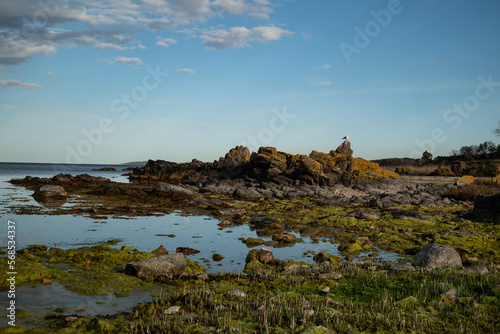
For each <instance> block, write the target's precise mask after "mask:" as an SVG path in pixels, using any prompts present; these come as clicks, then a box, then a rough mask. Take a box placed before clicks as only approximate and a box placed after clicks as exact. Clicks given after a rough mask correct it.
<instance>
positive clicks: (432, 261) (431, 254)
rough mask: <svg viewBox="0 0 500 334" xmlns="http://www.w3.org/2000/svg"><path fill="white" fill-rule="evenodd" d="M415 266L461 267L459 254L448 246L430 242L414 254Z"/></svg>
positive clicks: (432, 267) (435, 267) (434, 267)
mask: <svg viewBox="0 0 500 334" xmlns="http://www.w3.org/2000/svg"><path fill="white" fill-rule="evenodd" d="M414 263H415V265H417V266H421V267H423V268H429V269H443V268H452V269H460V268H462V259H461V258H460V254H458V252H457V251H456V250H455V249H453V248H452V247H450V246H447V245H443V244H439V243H432V244H428V245H427V246H425V247H424V248H422V250H421V251H420V252H418V254H417V255H416V256H415V259H414Z"/></svg>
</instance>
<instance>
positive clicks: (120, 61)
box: [114, 57, 142, 65]
mask: <svg viewBox="0 0 500 334" xmlns="http://www.w3.org/2000/svg"><path fill="white" fill-rule="evenodd" d="M114 63H115V64H118V65H132V64H134V65H142V60H140V59H139V58H126V57H116V58H115V60H114Z"/></svg>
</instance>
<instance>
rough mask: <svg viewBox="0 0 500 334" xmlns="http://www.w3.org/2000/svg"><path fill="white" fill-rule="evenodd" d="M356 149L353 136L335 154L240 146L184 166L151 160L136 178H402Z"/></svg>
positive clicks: (312, 181) (283, 181)
mask: <svg viewBox="0 0 500 334" xmlns="http://www.w3.org/2000/svg"><path fill="white" fill-rule="evenodd" d="M352 153H353V152H352V149H351V143H350V142H349V141H347V140H346V141H345V142H343V143H342V144H341V145H340V146H339V147H338V148H337V149H336V150H334V151H333V150H332V151H330V153H321V152H317V151H313V152H311V153H310V154H309V155H302V154H296V155H293V154H289V153H285V152H280V151H278V150H277V149H276V148H274V147H261V148H259V150H258V152H257V153H255V152H253V153H250V151H249V150H248V148H246V147H243V146H237V147H235V148H233V149H231V150H230V151H229V152H228V153H227V154H226V155H225V157H224V158H220V159H219V160H218V161H214V162H213V163H203V162H201V161H198V160H193V161H192V162H190V163H183V164H178V163H174V162H167V161H163V160H156V161H153V160H149V161H148V163H147V164H146V166H144V167H140V168H135V169H134V171H133V173H132V174H131V175H130V178H131V180H139V181H140V180H145V181H158V180H161V181H165V182H168V183H171V184H179V183H184V184H191V185H196V186H198V187H200V185H203V186H206V185H209V184H213V185H215V184H218V183H220V181H221V180H239V182H241V183H242V185H244V183H245V182H258V183H264V182H272V183H275V184H280V185H287V186H292V185H317V186H333V185H335V184H339V183H342V184H344V185H346V186H352V185H354V184H357V183H363V182H367V181H384V180H389V179H395V178H397V177H398V175H397V174H396V173H393V172H390V171H386V170H383V169H381V168H380V166H379V165H378V164H376V163H374V162H370V161H367V160H364V159H362V158H353V157H352ZM233 191H234V190H233ZM242 195H244V196H248V194H242ZM250 195H251V194H250ZM254 195H257V194H254Z"/></svg>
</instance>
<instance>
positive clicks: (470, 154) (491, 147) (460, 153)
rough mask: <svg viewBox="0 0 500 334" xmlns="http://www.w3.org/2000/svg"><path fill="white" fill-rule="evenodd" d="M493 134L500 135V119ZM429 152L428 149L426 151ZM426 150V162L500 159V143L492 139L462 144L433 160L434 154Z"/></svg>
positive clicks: (424, 156)
mask: <svg viewBox="0 0 500 334" xmlns="http://www.w3.org/2000/svg"><path fill="white" fill-rule="evenodd" d="M492 132H493V134H494V135H495V136H497V137H500V121H499V122H498V127H497V128H496V129H494V130H493V131H492ZM426 152H427V151H426ZM426 152H424V154H423V155H422V160H424V163H425V162H431V161H432V162H433V163H436V162H452V161H457V160H463V161H474V160H492V159H500V145H495V143H493V142H492V141H485V142H484V143H482V144H479V145H469V146H462V147H461V148H460V150H453V151H451V154H450V155H449V156H438V157H436V158H435V159H434V160H432V154H430V153H428V152H427V154H428V155H427V156H426ZM429 155H430V157H429Z"/></svg>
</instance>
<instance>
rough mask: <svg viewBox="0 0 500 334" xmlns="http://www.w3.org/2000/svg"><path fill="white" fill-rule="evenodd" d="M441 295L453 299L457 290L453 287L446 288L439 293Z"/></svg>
mask: <svg viewBox="0 0 500 334" xmlns="http://www.w3.org/2000/svg"><path fill="white" fill-rule="evenodd" d="M441 296H443V297H448V298H450V299H451V300H454V299H455V298H457V290H456V289H453V288H451V289H448V290H446V291H445V292H443V293H442V294H441Z"/></svg>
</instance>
